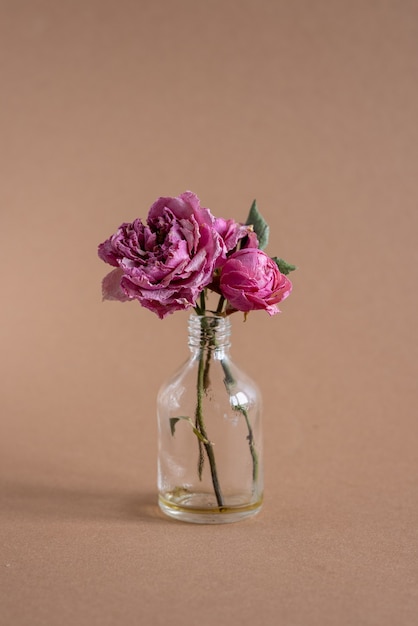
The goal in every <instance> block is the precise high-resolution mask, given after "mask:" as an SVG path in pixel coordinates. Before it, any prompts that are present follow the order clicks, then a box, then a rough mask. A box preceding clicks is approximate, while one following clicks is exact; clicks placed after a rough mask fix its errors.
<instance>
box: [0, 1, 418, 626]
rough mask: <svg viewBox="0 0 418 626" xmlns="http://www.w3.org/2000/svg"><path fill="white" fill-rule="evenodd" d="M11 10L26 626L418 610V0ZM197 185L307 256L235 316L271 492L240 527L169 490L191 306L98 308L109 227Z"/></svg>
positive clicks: (16, 406)
mask: <svg viewBox="0 0 418 626" xmlns="http://www.w3.org/2000/svg"><path fill="white" fill-rule="evenodd" d="M0 11H1V12H0V47H1V54H0V72H1V80H0V98H1V109H0V110H1V116H0V136H1V154H0V159H1V162H0V172H1V185H0V199H1V204H0V211H1V231H0V238H1V240H0V256H1V268H2V285H1V291H2V306H1V312H0V316H1V318H0V321H1V323H0V333H1V346H2V348H1V354H2V365H1V451H0V463H1V501H0V502H1V526H0V533H1V542H0V594H1V595H2V596H3V597H2V600H1V608H0V612H1V620H0V621H1V622H2V624H4V625H5V626H9V625H10V626H24V625H25V626H26V625H27V626H38V625H42V626H45V625H47V626H55V625H56V624H57V625H58V624H59V625H60V626H66V625H67V624H71V625H73V624H74V625H75V624H77V626H96V625H97V626H99V625H100V626H107V625H113V624H118V625H123V626H130V625H132V626H136V625H138V624H140V625H142V624H144V625H146V624H151V625H160V624H161V625H165V624H167V623H171V624H182V625H183V626H194V625H195V624H200V625H201V626H209V625H212V624H220V625H224V624H225V625H226V624H228V625H231V624H240V625H243V626H245V625H250V624H260V625H261V626H264V625H266V626H269V625H270V624H278V625H280V626H282V625H283V626H314V625H315V626H335V625H338V626H348V625H350V626H351V625H352V626H363V625H364V626H375V625H376V626H386V625H387V626H393V625H394V624H396V625H397V626H407V625H408V626H412V625H414V624H416V623H417V619H418V590H417V583H418V572H417V569H418V556H417V544H418V542H417V521H418V497H417V483H418V481H417V475H418V472H417V469H418V463H417V434H418V432H417V430H418V429H417V395H416V394H417V391H416V387H417V384H416V381H417V374H418V371H417V358H418V354H417V331H416V328H417V326H416V324H417V322H416V318H417V305H418V295H417V272H416V267H417V263H418V252H417V226H418V218H417V201H418V184H417V162H418V161H417V157H418V131H417V111H418V86H417V79H418V71H417V70H418V3H417V2H416V1H415V0H335V1H333V0H313V1H311V0H292V1H286V0H276V1H274V0H205V1H203V0H160V2H155V1H154V0H79V1H78V0H74V1H72V0H70V1H67V2H66V1H64V0H61V2H60V1H59V0H56V1H54V0H26V1H25V0H2V1H1V2H0ZM186 189H191V190H193V191H194V192H195V193H197V194H198V195H199V196H200V198H201V201H202V203H203V205H204V206H209V207H210V208H211V210H212V211H213V212H214V213H215V214H217V215H224V216H230V217H233V218H235V219H236V220H244V219H245V217H246V214H247V211H248V209H249V206H250V204H251V202H252V200H253V198H257V200H258V204H259V207H260V209H261V211H262V212H263V213H264V215H265V217H266V219H267V220H268V221H269V222H270V225H271V237H270V245H269V248H268V251H269V252H270V253H271V254H272V255H279V256H283V257H284V258H286V259H288V260H289V261H291V262H294V263H296V264H297V265H298V267H299V270H298V272H297V273H295V275H294V276H293V280H294V293H293V295H292V296H291V297H290V298H289V299H288V300H287V301H286V302H285V303H284V304H283V306H282V310H283V313H282V314H281V315H280V316H276V317H275V318H269V317H268V315H267V314H264V313H261V312H259V313H255V314H251V315H250V317H249V319H248V321H247V323H246V324H245V325H244V324H243V323H242V321H241V319H240V318H238V317H237V318H236V319H235V320H234V323H233V356H234V359H235V360H236V361H237V363H239V364H240V365H241V366H242V367H243V368H244V369H246V370H247V371H248V373H250V374H252V375H253V377H255V378H256V379H257V380H258V381H259V383H260V386H261V388H262V391H263V394H264V404H265V411H264V428H265V443H266V499H265V506H264V509H263V511H262V513H261V514H260V516H259V517H257V518H254V519H253V520H249V521H246V522H240V523H238V524H235V525H229V526H225V527H209V526H193V525H188V524H181V523H177V522H173V521H169V520H167V519H165V518H163V516H162V515H161V514H160V513H159V511H158V510H157V507H156V485H155V483H156V441H157V440H156V420H155V408H154V407H155V395H156V392H157V389H158V386H159V384H160V383H161V381H162V380H163V379H164V378H165V377H166V376H167V375H168V374H170V373H171V372H172V370H173V369H174V368H175V367H177V365H178V364H179V363H180V362H181V361H182V360H183V359H184V358H185V356H186V320H187V313H178V314H176V315H174V316H171V317H170V318H168V319H166V320H164V321H160V320H158V319H157V317H156V316H154V315H153V314H152V313H150V312H149V311H147V310H145V309H142V308H141V307H140V306H139V305H137V304H136V303H130V304H124V305H122V304H119V303H110V302H106V303H102V302H101V293H100V283H101V279H102V277H103V276H104V275H105V273H106V272H107V270H108V267H107V266H105V265H104V264H103V263H102V262H101V261H100V260H99V259H98V258H97V256H96V249H97V244H98V243H99V242H101V241H102V240H103V239H105V238H106V237H107V236H109V235H110V234H111V233H112V232H113V231H114V230H115V229H116V227H117V226H119V224H120V223H121V222H123V221H130V220H132V219H134V218H135V217H138V216H142V217H145V215H146V212H147V210H148V208H149V206H150V205H151V203H152V202H153V201H154V200H155V199H156V198H157V197H158V196H160V195H177V194H179V193H181V192H182V191H184V190H186Z"/></svg>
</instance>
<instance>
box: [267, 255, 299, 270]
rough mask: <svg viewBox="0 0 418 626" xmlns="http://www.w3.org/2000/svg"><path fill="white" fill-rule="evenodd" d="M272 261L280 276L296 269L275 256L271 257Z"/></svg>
mask: <svg viewBox="0 0 418 626" xmlns="http://www.w3.org/2000/svg"><path fill="white" fill-rule="evenodd" d="M272 260H273V261H274V262H275V263H276V265H277V267H278V268H279V270H280V271H281V273H282V274H290V272H293V271H294V270H297V269H298V268H297V267H296V265H292V264H291V263H288V262H287V261H285V260H284V259H280V258H279V257H277V256H274V257H272Z"/></svg>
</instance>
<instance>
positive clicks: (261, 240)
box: [245, 200, 270, 250]
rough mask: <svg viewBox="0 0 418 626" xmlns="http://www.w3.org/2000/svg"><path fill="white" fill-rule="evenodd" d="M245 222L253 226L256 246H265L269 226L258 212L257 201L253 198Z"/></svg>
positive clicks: (262, 247) (261, 247)
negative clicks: (256, 239) (256, 240)
mask: <svg viewBox="0 0 418 626" xmlns="http://www.w3.org/2000/svg"><path fill="white" fill-rule="evenodd" d="M245 223H246V225H247V226H250V225H251V226H252V227H253V228H254V232H255V234H256V235H257V238H258V247H259V248H260V250H264V249H265V248H267V244H268V240H269V232H270V228H269V225H268V224H267V222H266V220H265V219H264V217H263V216H262V215H261V213H260V212H259V210H258V208H257V202H256V201H255V200H254V202H253V203H252V205H251V209H250V212H249V214H248V217H247V221H246V222H245Z"/></svg>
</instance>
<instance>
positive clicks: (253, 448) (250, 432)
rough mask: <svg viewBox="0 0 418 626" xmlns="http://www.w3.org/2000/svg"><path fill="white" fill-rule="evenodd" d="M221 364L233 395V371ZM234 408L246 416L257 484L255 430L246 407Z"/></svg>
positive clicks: (222, 360)
mask: <svg viewBox="0 0 418 626" xmlns="http://www.w3.org/2000/svg"><path fill="white" fill-rule="evenodd" d="M221 364H222V369H223V371H224V374H225V379H224V382H225V386H226V388H227V390H228V393H231V386H232V385H233V384H234V383H235V380H234V377H233V376H232V374H231V370H230V369H229V366H228V364H227V363H226V361H225V360H224V359H221ZM233 408H234V411H238V412H239V413H241V415H243V416H244V419H245V423H246V425H247V429H248V436H247V439H248V445H249V447H250V453H251V458H252V460H253V481H254V483H255V482H256V480H257V478H258V455H257V450H256V449H255V444H254V434H253V429H252V427H251V423H250V419H249V417H248V413H247V411H246V410H245V409H244V407H243V406H242V405H241V404H238V405H237V406H234V407H233Z"/></svg>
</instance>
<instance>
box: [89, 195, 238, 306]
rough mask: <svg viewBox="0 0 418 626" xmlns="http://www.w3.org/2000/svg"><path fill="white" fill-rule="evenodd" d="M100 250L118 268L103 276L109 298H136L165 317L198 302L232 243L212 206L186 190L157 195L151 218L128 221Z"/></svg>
mask: <svg viewBox="0 0 418 626" xmlns="http://www.w3.org/2000/svg"><path fill="white" fill-rule="evenodd" d="M98 254H99V257H100V258H101V259H102V260H103V261H105V262H106V263H109V264H110V265H113V266H115V267H117V268H118V269H117V270H114V271H113V272H111V273H110V274H109V275H108V276H107V277H106V278H105V279H104V281H103V296H104V298H105V299H116V300H120V301H124V300H133V299H136V300H138V301H139V302H140V303H141V304H142V305H143V306H144V307H146V308H148V309H150V310H151V311H153V312H154V313H156V314H157V315H158V316H159V317H160V318H163V317H165V316H166V315H168V314H169V313H173V312H174V311H177V310H184V309H187V308H190V307H192V306H194V305H195V304H196V300H197V298H198V296H199V294H200V292H201V291H202V290H203V289H204V288H205V287H206V286H207V285H208V284H209V283H210V281H211V279H212V274H213V271H214V269H215V267H217V266H218V265H219V264H220V262H221V258H223V257H225V255H226V243H225V242H224V240H223V238H222V236H221V235H220V234H219V233H218V231H217V230H216V228H215V218H214V217H213V215H212V214H211V212H210V211H209V209H206V208H203V207H201V206H200V201H199V198H198V197H197V196H196V195H195V194H193V193H192V192H190V191H186V192H185V193H183V194H181V195H180V196H178V197H176V198H171V197H162V198H159V199H158V200H156V202H154V204H153V205H152V206H151V208H150V210H149V213H148V218H147V223H146V224H143V223H142V221H141V220H140V219H136V220H134V222H132V223H124V224H122V225H121V226H120V228H119V229H118V230H117V232H116V233H115V234H114V235H112V236H111V237H110V238H109V239H107V240H106V241H105V242H103V243H102V244H100V246H99V250H98Z"/></svg>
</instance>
